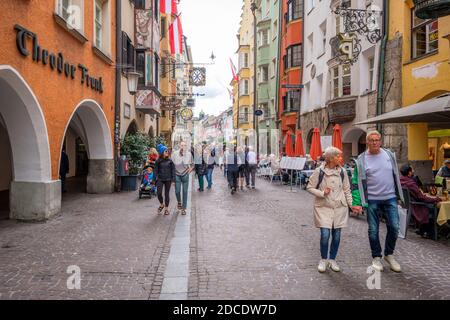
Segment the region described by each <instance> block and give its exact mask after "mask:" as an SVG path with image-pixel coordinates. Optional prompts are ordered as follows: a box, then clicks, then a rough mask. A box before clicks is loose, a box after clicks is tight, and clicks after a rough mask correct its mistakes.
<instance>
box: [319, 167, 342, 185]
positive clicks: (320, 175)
mask: <svg viewBox="0 0 450 320" xmlns="http://www.w3.org/2000/svg"><path fill="white" fill-rule="evenodd" d="M324 175H325V171H323V170H322V169H320V171H319V180H318V181H317V186H316V189H319V187H320V184H321V183H322V180H323V176H324ZM340 175H341V179H342V183H344V179H345V173H344V169H342V168H341V172H340Z"/></svg>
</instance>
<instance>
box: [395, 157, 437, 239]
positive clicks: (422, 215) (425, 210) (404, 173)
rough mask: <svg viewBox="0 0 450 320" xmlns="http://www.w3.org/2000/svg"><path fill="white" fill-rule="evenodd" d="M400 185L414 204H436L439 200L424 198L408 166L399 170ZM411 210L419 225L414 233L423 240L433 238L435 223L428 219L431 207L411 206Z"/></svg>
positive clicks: (412, 171)
mask: <svg viewBox="0 0 450 320" xmlns="http://www.w3.org/2000/svg"><path fill="white" fill-rule="evenodd" d="M400 173H401V176H400V183H401V185H402V187H403V188H406V189H408V191H409V194H410V196H411V200H413V201H416V202H425V203H430V204H436V203H438V202H439V201H441V199H440V198H439V197H429V196H426V195H425V194H424V193H423V192H422V191H421V190H420V189H419V186H418V184H417V182H416V180H415V179H414V170H413V168H412V167H411V166H410V165H409V164H405V165H403V166H402V167H401V168H400ZM411 208H412V216H413V217H414V220H415V221H416V222H417V224H418V225H419V230H418V231H417V232H416V233H417V234H419V235H421V236H422V237H424V238H429V239H432V238H433V236H434V235H433V232H434V228H433V225H434V223H435V221H432V220H431V219H430V214H431V212H430V211H431V210H432V209H433V208H432V207H431V206H430V207H427V206H424V205H417V204H413V205H411Z"/></svg>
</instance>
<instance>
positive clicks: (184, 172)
mask: <svg viewBox="0 0 450 320" xmlns="http://www.w3.org/2000/svg"><path fill="white" fill-rule="evenodd" d="M172 161H173V163H174V164H175V175H176V176H175V195H176V197H177V202H178V206H177V209H178V210H181V214H182V215H185V214H186V208H187V198H188V190H189V176H190V173H191V172H192V170H193V162H192V154H191V152H190V151H189V150H188V149H187V147H186V142H184V141H182V142H181V143H180V149H179V150H177V151H175V152H174V153H173V155H172ZM181 192H183V196H181Z"/></svg>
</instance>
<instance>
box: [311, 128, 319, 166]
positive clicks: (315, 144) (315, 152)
mask: <svg viewBox="0 0 450 320" xmlns="http://www.w3.org/2000/svg"><path fill="white" fill-rule="evenodd" d="M309 154H310V155H311V158H312V159H313V160H314V161H316V160H317V157H321V156H322V145H321V144H320V132H319V128H314V131H313V135H312V140H311V151H310V152H309Z"/></svg>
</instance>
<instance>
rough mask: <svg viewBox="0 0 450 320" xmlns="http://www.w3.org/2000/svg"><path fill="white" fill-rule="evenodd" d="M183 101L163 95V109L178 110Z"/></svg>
mask: <svg viewBox="0 0 450 320" xmlns="http://www.w3.org/2000/svg"><path fill="white" fill-rule="evenodd" d="M181 102H182V101H181V99H176V98H174V97H163V99H162V100H161V110H166V111H172V110H178V109H180V106H181Z"/></svg>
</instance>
